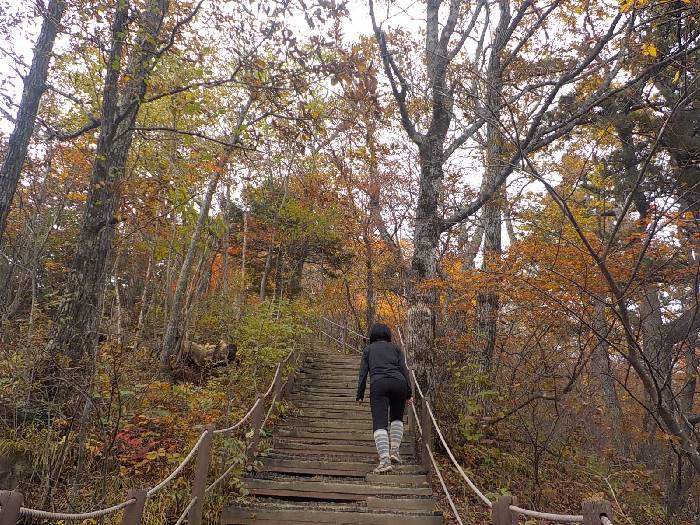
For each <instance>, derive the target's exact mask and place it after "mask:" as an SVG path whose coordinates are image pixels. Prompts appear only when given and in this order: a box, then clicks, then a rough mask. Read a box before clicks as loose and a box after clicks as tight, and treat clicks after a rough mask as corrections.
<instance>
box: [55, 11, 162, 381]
mask: <svg viewBox="0 0 700 525" xmlns="http://www.w3.org/2000/svg"><path fill="white" fill-rule="evenodd" d="M167 8H168V4H167V2H166V1H165V0H149V2H147V4H146V5H145V7H144V8H143V10H142V11H140V12H139V13H138V14H137V17H136V19H137V23H138V28H137V30H136V32H135V36H134V42H133V43H132V46H131V47H130V53H129V55H128V57H125V56H124V50H125V42H126V37H127V35H128V34H129V33H128V26H129V3H128V2H119V3H118V5H117V7H116V9H115V12H114V18H113V21H112V27H111V48H110V52H109V56H108V60H107V68H106V72H105V80H104V86H103V91H102V113H101V116H100V128H99V138H98V141H97V148H96V151H95V158H94V161H93V166H92V175H91V180H90V189H89V192H88V199H87V203H86V209H85V214H84V216H83V222H82V227H81V232H80V237H79V239H78V245H77V251H76V254H75V257H74V259H73V263H72V266H71V272H70V277H69V280H68V283H67V285H66V289H65V291H64V294H63V298H62V300H61V304H60V306H59V308H58V311H57V313H56V322H55V325H54V328H53V330H52V335H51V339H50V341H49V343H48V345H47V347H46V350H45V351H46V358H47V359H49V360H51V362H53V363H58V362H59V361H60V358H61V356H63V355H65V356H67V357H68V358H69V360H70V364H71V368H73V369H74V371H75V372H74V375H75V377H76V378H79V377H80V378H81V380H80V381H79V383H78V384H80V383H82V382H83V381H84V380H85V375H84V374H85V371H86V368H85V367H86V365H87V364H88V362H89V361H88V360H89V359H90V358H91V356H92V352H93V349H94V348H95V345H96V344H97V338H98V333H99V325H100V321H101V313H102V300H103V294H104V287H105V282H106V281H105V277H106V271H107V266H108V262H109V258H110V255H111V251H112V240H113V238H114V234H115V230H116V227H117V225H118V224H119V222H120V219H119V202H120V196H121V191H120V188H121V184H122V177H123V173H124V169H125V166H126V161H127V158H128V155H129V149H130V146H131V141H132V137H133V130H132V128H133V125H134V122H135V120H136V116H137V114H138V111H139V108H140V105H141V101H142V100H143V97H144V95H145V93H146V85H147V84H146V81H147V79H148V77H149V75H150V73H151V71H152V69H153V66H154V63H155V61H156V60H157V58H158V57H159V56H160V54H162V53H163V52H164V49H158V47H157V46H158V45H159V43H162V42H163V21H164V18H165V16H166V14H167ZM125 60H126V65H125V66H124V62H125Z"/></svg>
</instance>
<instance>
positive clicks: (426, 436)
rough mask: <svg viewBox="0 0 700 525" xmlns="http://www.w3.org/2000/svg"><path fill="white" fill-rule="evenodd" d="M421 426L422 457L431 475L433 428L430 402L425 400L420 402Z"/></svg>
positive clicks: (424, 466) (424, 465)
mask: <svg viewBox="0 0 700 525" xmlns="http://www.w3.org/2000/svg"><path fill="white" fill-rule="evenodd" d="M420 424H421V427H422V429H423V436H422V439H421V451H420V456H421V460H422V461H423V468H425V470H427V471H428V474H430V473H431V472H432V470H433V463H432V461H430V454H429V453H428V449H429V448H430V446H431V445H432V444H433V432H432V431H433V426H432V422H431V421H430V414H428V402H427V401H426V399H425V398H422V399H421V400H420Z"/></svg>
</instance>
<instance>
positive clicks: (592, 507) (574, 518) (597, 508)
mask: <svg viewBox="0 0 700 525" xmlns="http://www.w3.org/2000/svg"><path fill="white" fill-rule="evenodd" d="M398 334H399V340H400V341H401V346H402V347H403V346H404V344H403V335H402V334H401V330H400V329H399V330H398ZM404 357H405V359H406V367H407V368H408V369H409V370H410V373H411V378H412V379H413V381H412V383H413V386H414V387H415V390H416V391H417V392H418V394H419V396H420V398H421V405H422V407H421V412H422V413H423V414H422V415H423V418H422V421H423V424H422V425H421V423H420V420H421V418H419V417H418V413H417V412H416V408H415V404H412V410H413V416H414V418H413V419H414V421H415V424H416V427H417V429H418V430H419V432H420V436H421V440H422V453H423V454H424V455H426V456H428V457H427V458H424V459H423V463H424V466H426V467H429V466H432V467H433V469H434V470H435V473H436V474H437V476H438V479H439V481H440V484H441V486H442V489H443V492H444V493H445V496H446V497H447V501H448V503H449V505H450V508H451V509H452V512H453V513H454V514H455V517H456V519H457V521H458V522H459V523H462V522H461V518H460V517H459V515H458V514H457V510H456V508H455V506H454V502H453V500H452V496H451V494H450V492H449V490H448V487H447V485H446V484H445V482H444V479H443V477H442V474H441V473H440V471H439V468H438V465H437V462H436V461H435V458H434V456H433V453H432V451H431V449H430V443H429V442H430V441H431V437H430V433H429V432H427V427H428V426H429V427H432V428H433V429H435V432H436V433H437V435H438V438H439V440H440V443H441V444H442V447H443V449H444V450H445V453H446V454H447V456H448V457H449V459H450V461H451V462H452V465H453V466H454V467H455V469H456V470H457V472H459V474H460V476H461V477H462V479H463V480H464V481H465V483H466V484H467V485H468V486H469V488H470V489H471V490H472V492H473V493H474V494H475V495H476V496H477V497H478V499H479V500H480V501H481V502H482V503H483V504H484V505H485V506H486V507H488V508H489V509H490V510H491V515H492V519H493V524H494V525H511V524H512V523H513V521H514V514H515V515H518V514H520V515H523V516H527V517H528V518H534V519H537V520H545V521H554V522H557V523H584V525H614V523H613V521H612V518H611V517H612V516H613V512H612V506H611V505H610V503H609V502H608V501H585V502H584V503H583V514H558V513H551V512H540V511H537V510H531V509H526V508H523V507H519V506H518V505H517V500H516V498H514V497H512V496H502V497H501V498H499V499H498V500H497V501H496V502H493V501H491V500H490V499H489V498H488V497H487V496H486V495H485V494H484V493H483V492H482V491H481V490H480V489H479V487H477V486H476V484H475V483H474V482H473V481H472V480H471V479H470V478H469V476H467V474H466V473H465V472H464V469H463V468H462V466H461V465H460V464H459V462H458V461H457V458H456V457H455V455H454V453H453V452H452V449H451V448H450V446H449V445H448V443H447V441H446V440H445V437H444V435H443V433H442V431H441V429H440V426H439V425H438V422H437V419H436V418H435V414H434V413H433V410H432V408H431V407H430V403H429V402H428V400H427V399H426V397H425V395H424V393H423V390H422V388H421V386H420V383H419V381H418V378H417V376H416V373H415V371H414V370H413V369H412V368H411V367H410V366H409V364H408V356H407V353H406V352H405V351H404ZM424 428H425V431H424ZM426 434H427V435H426ZM426 441H427V442H426ZM427 459H430V462H428V461H427ZM428 470H430V469H428Z"/></svg>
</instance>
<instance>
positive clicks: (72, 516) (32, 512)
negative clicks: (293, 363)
mask: <svg viewBox="0 0 700 525" xmlns="http://www.w3.org/2000/svg"><path fill="white" fill-rule="evenodd" d="M293 354H294V350H292V351H291V352H289V353H288V354H287V356H286V357H285V358H284V359H283V360H281V361H280V362H279V363H278V364H277V369H276V370H275V375H274V377H273V378H272V381H271V382H270V386H269V388H268V389H267V391H266V392H265V393H264V394H263V395H262V396H258V398H257V399H256V400H255V402H254V403H253V406H252V407H251V408H250V410H248V412H247V413H246V414H245V415H244V416H243V417H242V418H241V419H239V420H238V421H237V422H236V423H235V424H233V425H232V426H230V427H227V428H222V429H216V430H213V431H211V432H212V434H213V435H217V434H227V433H230V432H232V431H234V430H236V429H237V428H239V427H240V426H241V425H242V424H243V423H245V422H246V421H247V420H248V419H250V417H251V415H252V414H253V413H254V412H255V409H256V408H257V407H258V405H259V404H260V403H262V402H263V401H264V399H266V398H267V397H268V396H269V395H270V393H271V392H272V390H273V389H274V387H275V384H276V383H277V381H278V377H279V375H280V374H281V373H282V368H283V366H284V365H286V364H287V363H288V362H289V359H290V358H291V357H292V355H293ZM276 398H277V392H275V396H274V397H273V400H272V404H273V405H274V402H275V399H276ZM269 415H270V412H269V411H268V414H267V416H266V417H265V421H264V422H263V423H262V425H261V426H264V424H265V423H266V422H267V418H268V417H269ZM209 432H210V430H209V429H205V430H204V431H203V432H202V433H201V434H200V435H199V438H198V439H197V441H196V442H195V444H194V445H193V446H192V448H191V449H190V451H189V453H188V454H187V455H186V456H185V457H184V458H183V460H182V461H181V462H180V463H179V464H178V465H177V467H175V469H174V470H173V471H172V472H171V473H170V474H169V475H168V476H167V477H165V478H164V479H163V480H162V481H160V482H159V483H158V484H157V485H155V486H154V487H152V488H151V489H149V490H148V491H147V492H146V498H151V497H153V496H155V495H156V494H157V493H158V492H160V491H161V490H162V489H163V488H165V487H166V486H167V485H168V484H170V483H171V482H172V481H173V480H174V479H175V478H176V477H177V476H178V475H179V474H180V473H181V472H182V471H183V470H184V468H185V467H186V466H187V464H188V463H189V462H190V461H192V458H194V456H195V454H196V453H197V451H198V450H199V448H200V447H201V445H202V443H203V441H204V440H205V438H206V437H207V434H208V433H209ZM234 466H235V464H234V465H231V466H230V467H229V468H228V469H227V470H226V472H224V474H223V475H222V476H220V477H219V478H218V479H217V480H216V481H215V482H214V483H212V484H211V485H210V486H209V487H208V488H207V490H206V492H207V493H209V492H210V491H211V490H213V488H214V487H215V486H216V485H217V484H218V483H220V482H221V481H222V480H223V479H224V478H225V477H227V476H228V474H229V473H230V472H231V470H232V469H233V467H234ZM136 501H137V500H136V499H135V498H131V499H128V500H126V501H122V502H121V503H117V504H115V505H112V506H111V507H107V508H104V509H98V510H94V511H90V512H80V513H70V512H51V511H46V510H41V509H34V508H30V507H24V506H21V507H20V508H19V514H20V515H21V516H25V517H27V518H36V519H44V520H65V521H78V520H86V519H92V518H100V517H103V516H107V515H109V514H114V513H115V512H119V511H120V510H124V509H125V508H127V507H129V506H130V505H132V504H134V503H135V502H136ZM196 502H197V496H194V497H193V498H192V499H191V501H190V503H189V505H188V506H187V508H186V509H185V511H184V512H183V514H182V515H181V516H180V519H179V520H178V521H177V523H182V522H183V520H184V517H185V516H186V515H187V513H188V512H189V511H190V509H191V508H192V506H193V505H194V504H195V503H196ZM1 509H2V506H0V510H1Z"/></svg>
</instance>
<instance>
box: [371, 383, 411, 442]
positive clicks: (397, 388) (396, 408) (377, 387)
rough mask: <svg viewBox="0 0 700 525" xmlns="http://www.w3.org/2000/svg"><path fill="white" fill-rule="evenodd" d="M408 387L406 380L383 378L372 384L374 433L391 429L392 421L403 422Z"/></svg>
mask: <svg viewBox="0 0 700 525" xmlns="http://www.w3.org/2000/svg"><path fill="white" fill-rule="evenodd" d="M407 397H408V385H407V384H406V380H405V379H394V378H383V379H377V380H376V381H373V382H372V385H371V390H370V394H369V404H370V408H371V409H372V432H376V431H377V430H380V429H382V428H383V429H386V428H388V427H389V419H388V417H387V416H388V415H389V416H391V421H403V412H404V410H405V408H406V398H407Z"/></svg>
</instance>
